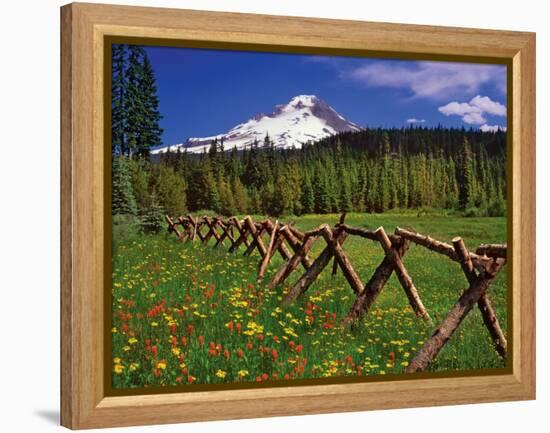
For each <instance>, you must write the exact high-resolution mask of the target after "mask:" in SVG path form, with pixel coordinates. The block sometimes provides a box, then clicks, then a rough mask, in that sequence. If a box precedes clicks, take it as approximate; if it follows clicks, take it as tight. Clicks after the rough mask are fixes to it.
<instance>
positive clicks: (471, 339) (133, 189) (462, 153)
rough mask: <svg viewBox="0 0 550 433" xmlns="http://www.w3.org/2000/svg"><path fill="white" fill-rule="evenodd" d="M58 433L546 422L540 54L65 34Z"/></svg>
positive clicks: (375, 39)
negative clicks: (335, 419)
mask: <svg viewBox="0 0 550 433" xmlns="http://www.w3.org/2000/svg"><path fill="white" fill-rule="evenodd" d="M61 51H62V64H61V74H62V76H61V98H62V113H61V115H62V124H61V162H62V173H61V175H62V176H61V193H62V219H61V238H62V239H61V240H62V243H61V244H62V257H61V259H62V260H61V262H62V268H61V304H62V305H61V307H62V308H61V377H62V386H61V417H62V421H61V422H62V424H63V425H64V426H66V427H70V428H73V429H79V428H92V427H93V428H95V427H108V426H127V425H137V424H155V423H173V422H185V421H200V420H215V419H234V418H245V417H264V416H277V415H297V414H308V413H326V412H343V411H359V410H371V409H385V408H398V407H413V406H429V405H444V404H461V403H476V402H489V401H506V400H522V399H534V398H535V195H534V189H535V35H534V34H531V33H520V32H510V31H494V30H475V29H461V28H445V27H429V26H412V25H401V24H383V23H368V22H357V21H339V20H325V19H314V18H289V17H278V16H263V15H245V14H233V13H217V12H202V11H190V10H173V9H157V8H138V7H125V6H111V5H95V4H70V5H67V6H64V7H62V8H61Z"/></svg>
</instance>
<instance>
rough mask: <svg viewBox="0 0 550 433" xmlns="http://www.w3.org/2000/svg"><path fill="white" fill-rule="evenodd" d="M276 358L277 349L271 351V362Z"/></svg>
mask: <svg viewBox="0 0 550 433" xmlns="http://www.w3.org/2000/svg"><path fill="white" fill-rule="evenodd" d="M278 356H279V354H278V353H277V349H273V350H272V351H271V357H272V358H273V361H276V360H277V357H278Z"/></svg>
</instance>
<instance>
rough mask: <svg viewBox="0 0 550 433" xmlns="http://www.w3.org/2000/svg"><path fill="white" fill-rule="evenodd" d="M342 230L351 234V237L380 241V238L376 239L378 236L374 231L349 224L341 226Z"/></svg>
mask: <svg viewBox="0 0 550 433" xmlns="http://www.w3.org/2000/svg"><path fill="white" fill-rule="evenodd" d="M340 229H341V230H343V231H345V232H346V233H349V234H350V235H355V236H361V237H362V238H365V239H370V240H372V241H378V238H377V237H376V234H375V233H374V231H372V230H368V229H360V228H356V227H351V226H349V225H347V224H342V225H341V226H340Z"/></svg>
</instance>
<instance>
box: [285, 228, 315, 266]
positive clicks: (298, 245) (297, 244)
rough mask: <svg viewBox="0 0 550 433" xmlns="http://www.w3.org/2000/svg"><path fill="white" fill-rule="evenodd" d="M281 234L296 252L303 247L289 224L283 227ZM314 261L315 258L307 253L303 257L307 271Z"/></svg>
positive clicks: (303, 263)
mask: <svg viewBox="0 0 550 433" xmlns="http://www.w3.org/2000/svg"><path fill="white" fill-rule="evenodd" d="M281 234H282V235H283V236H284V238H285V239H286V241H287V242H288V244H289V245H290V248H291V249H292V251H294V254H296V253H297V252H298V250H299V249H300V248H301V247H302V244H301V243H300V241H299V240H298V238H296V237H295V236H294V234H293V233H292V232H291V231H290V230H289V229H288V225H286V226H284V227H282V229H281ZM312 263H313V260H312V259H311V258H310V257H309V256H308V255H307V254H306V255H305V256H304V257H303V258H302V266H303V267H304V269H305V270H306V271H307V270H308V269H309V267H310V266H311V264H312Z"/></svg>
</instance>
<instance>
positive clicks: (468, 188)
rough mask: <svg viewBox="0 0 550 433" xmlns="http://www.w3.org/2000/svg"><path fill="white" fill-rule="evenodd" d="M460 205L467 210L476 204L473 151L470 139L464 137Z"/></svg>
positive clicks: (460, 174)
mask: <svg viewBox="0 0 550 433" xmlns="http://www.w3.org/2000/svg"><path fill="white" fill-rule="evenodd" d="M459 176H460V177H459V180H460V181H459V185H458V186H459V190H458V191H459V196H458V199H459V205H460V208H461V209H463V210H464V209H467V208H469V207H471V206H473V204H474V194H475V190H474V168H473V161H472V150H471V147H470V143H469V141H468V138H466V137H464V140H463V142H462V152H461V158H460V167H459Z"/></svg>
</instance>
